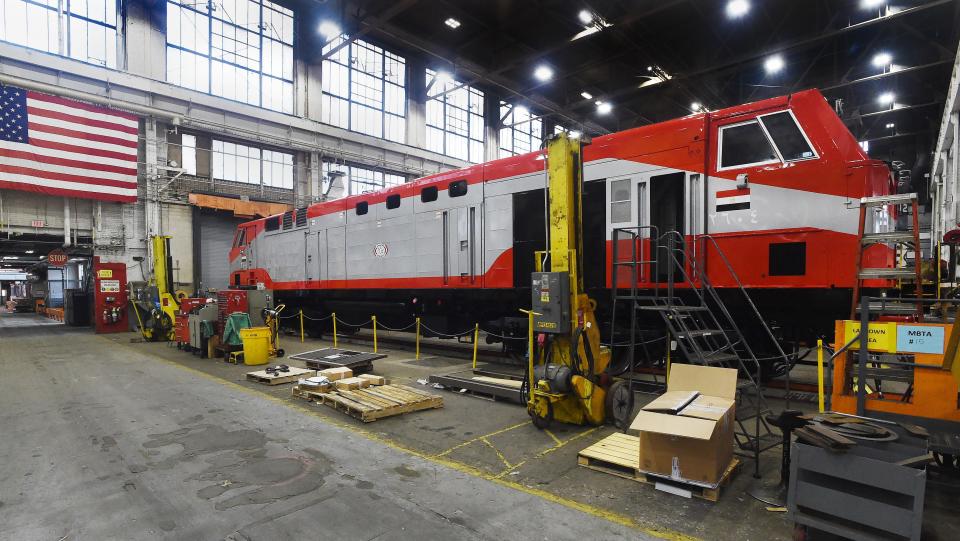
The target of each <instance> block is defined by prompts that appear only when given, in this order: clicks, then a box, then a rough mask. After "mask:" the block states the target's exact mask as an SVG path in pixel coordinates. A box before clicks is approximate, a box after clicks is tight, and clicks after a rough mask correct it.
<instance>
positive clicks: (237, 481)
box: [195, 457, 330, 511]
mask: <svg viewBox="0 0 960 541" xmlns="http://www.w3.org/2000/svg"><path fill="white" fill-rule="evenodd" d="M329 472H330V464H329V462H326V461H315V460H313V459H310V458H307V457H284V458H254V459H249V460H245V461H242V462H240V463H237V464H233V465H230V466H226V467H217V466H211V467H210V468H209V469H207V470H206V471H204V472H203V473H201V474H199V475H197V476H196V477H195V479H198V480H200V481H214V482H215V484H213V485H210V486H207V487H204V488H202V489H200V490H199V491H197V496H198V497H200V498H203V499H207V500H209V499H213V498H217V497H219V496H222V495H224V494H226V493H227V492H230V491H233V490H235V489H239V488H244V487H255V488H252V489H251V490H246V491H242V492H240V493H237V494H235V495H232V496H229V497H227V498H226V499H223V500H220V501H217V502H216V503H215V504H214V507H215V508H216V509H217V510H219V511H223V510H225V509H230V508H232V507H237V506H239V505H248V504H252V503H259V504H263V503H270V502H274V501H277V500H285V499H287V498H291V497H293V496H299V495H300V494H305V493H307V492H312V491H314V490H317V489H318V488H320V487H321V486H323V484H324V478H325V477H326V476H327V474H328V473H329Z"/></svg>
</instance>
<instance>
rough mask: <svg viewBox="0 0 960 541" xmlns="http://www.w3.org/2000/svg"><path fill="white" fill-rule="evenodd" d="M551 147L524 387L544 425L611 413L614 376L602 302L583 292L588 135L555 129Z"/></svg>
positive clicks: (537, 421)
mask: <svg viewBox="0 0 960 541" xmlns="http://www.w3.org/2000/svg"><path fill="white" fill-rule="evenodd" d="M546 154H547V161H546V165H547V183H548V194H549V200H550V201H549V220H548V222H549V245H548V251H547V252H538V253H537V261H536V272H534V273H533V274H532V276H531V282H532V291H533V293H532V299H531V307H532V308H531V312H532V314H531V315H532V318H533V320H532V329H531V334H532V336H531V339H530V342H531V343H530V355H529V366H528V368H527V371H528V374H527V378H526V380H525V381H524V389H523V390H522V392H523V393H525V395H526V396H525V399H526V403H527V412H528V413H529V414H530V417H531V418H532V420H533V423H534V425H536V426H537V427H539V428H546V427H547V426H549V425H550V423H551V422H552V421H553V420H557V421H560V422H563V423H571V424H579V425H582V424H593V425H597V424H601V423H603V422H604V421H605V420H606V419H607V418H608V415H607V412H606V409H605V397H606V394H607V391H608V389H609V388H610V384H611V383H612V380H611V378H609V377H608V376H607V375H606V373H605V371H606V368H607V365H608V364H609V362H610V350H609V349H607V348H605V347H602V346H601V345H600V333H599V328H598V326H597V321H596V317H595V315H594V310H595V308H596V302H595V301H594V300H593V299H591V298H589V297H588V296H587V295H586V294H585V293H584V291H585V290H584V284H583V246H582V244H583V233H582V219H581V216H582V187H583V163H582V142H581V140H579V139H573V138H570V137H569V136H568V135H567V134H566V133H561V134H558V135H554V136H553V137H551V138H550V139H548V141H547V143H546ZM626 414H627V415H629V414H630V412H626Z"/></svg>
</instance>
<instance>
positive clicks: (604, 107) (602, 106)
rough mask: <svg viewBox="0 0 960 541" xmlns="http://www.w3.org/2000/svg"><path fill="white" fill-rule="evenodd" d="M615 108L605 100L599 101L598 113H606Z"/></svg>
mask: <svg viewBox="0 0 960 541" xmlns="http://www.w3.org/2000/svg"><path fill="white" fill-rule="evenodd" d="M612 110H613V106H612V105H610V104H609V103H607V102H605V101H597V114H601V115H605V114H608V113H609V112H610V111H612Z"/></svg>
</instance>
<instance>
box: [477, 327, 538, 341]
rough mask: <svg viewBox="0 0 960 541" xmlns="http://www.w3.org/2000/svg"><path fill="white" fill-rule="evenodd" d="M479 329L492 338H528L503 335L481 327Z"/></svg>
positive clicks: (526, 337)
mask: <svg viewBox="0 0 960 541" xmlns="http://www.w3.org/2000/svg"><path fill="white" fill-rule="evenodd" d="M480 330H481V331H483V332H484V333H486V334H487V335H489V336H492V337H494V338H499V339H500V340H527V339H528V338H529V337H528V336H503V335H502V334H497V333H495V332H490V331H488V330H485V329H483V328H481V329H480Z"/></svg>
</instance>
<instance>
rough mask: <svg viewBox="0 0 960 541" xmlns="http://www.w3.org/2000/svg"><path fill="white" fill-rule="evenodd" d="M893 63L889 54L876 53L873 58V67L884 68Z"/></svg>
mask: <svg viewBox="0 0 960 541" xmlns="http://www.w3.org/2000/svg"><path fill="white" fill-rule="evenodd" d="M891 62H893V57H892V56H890V53H878V54H877V55H876V56H874V57H873V65H874V66H875V67H878V68H885V67H887V66H889V65H890V63H891Z"/></svg>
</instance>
